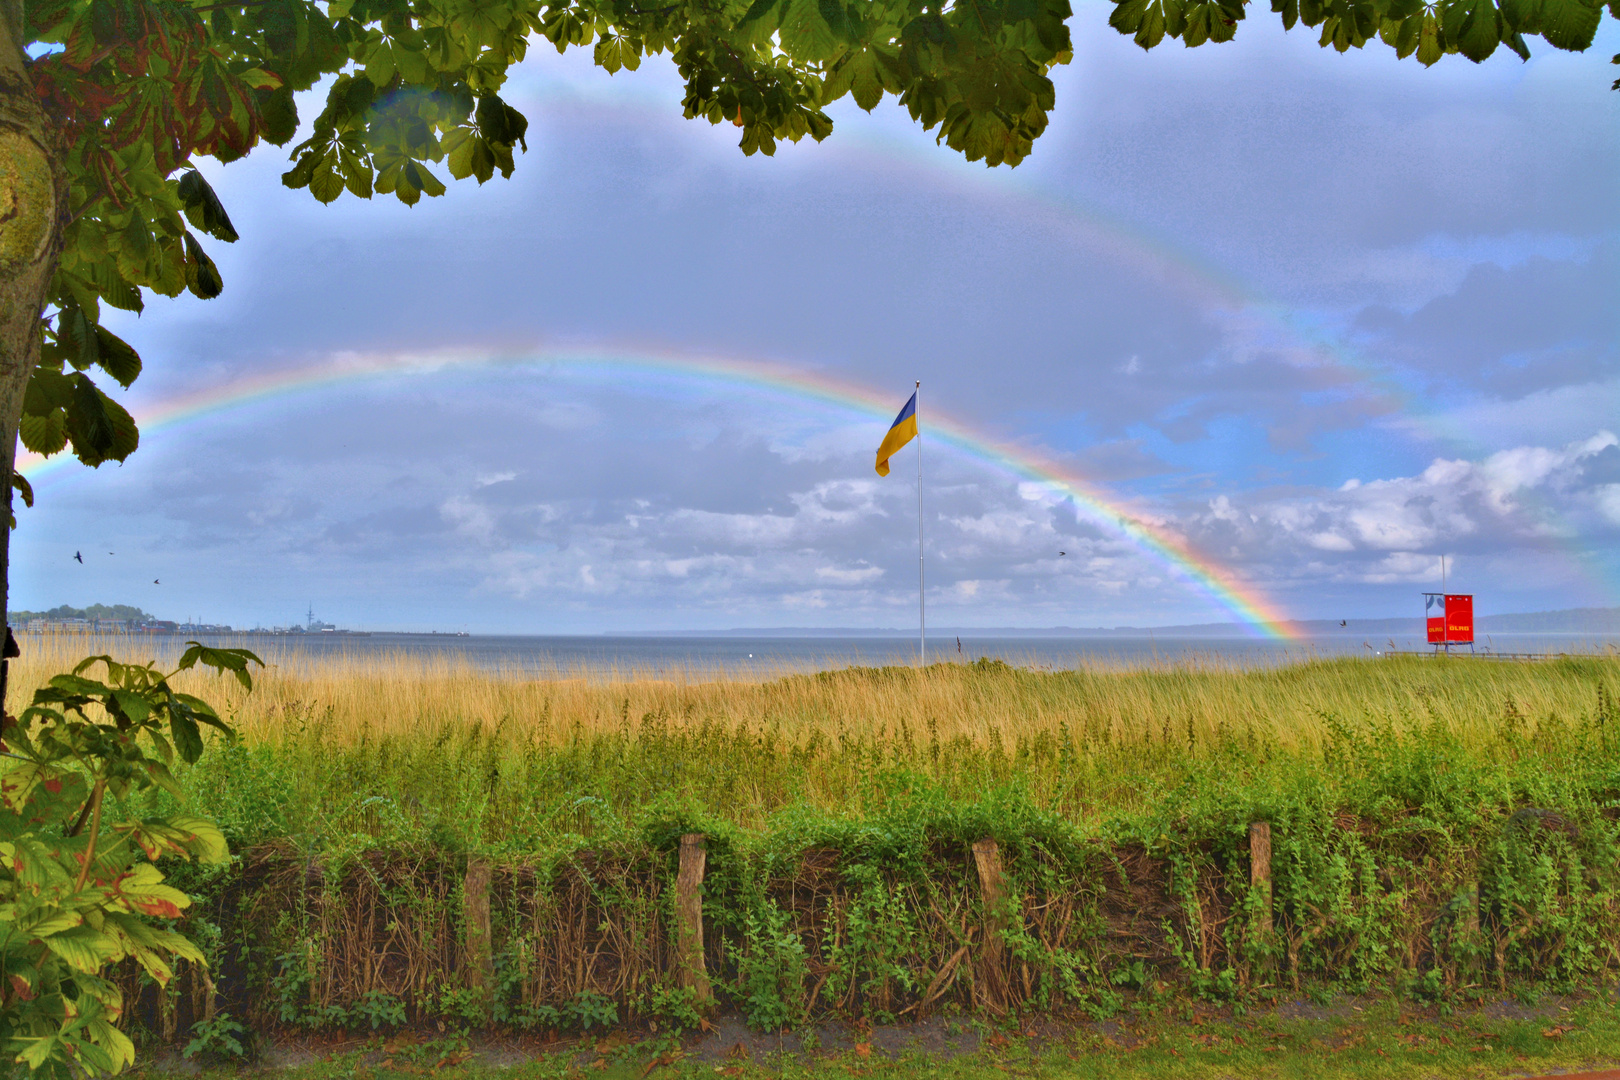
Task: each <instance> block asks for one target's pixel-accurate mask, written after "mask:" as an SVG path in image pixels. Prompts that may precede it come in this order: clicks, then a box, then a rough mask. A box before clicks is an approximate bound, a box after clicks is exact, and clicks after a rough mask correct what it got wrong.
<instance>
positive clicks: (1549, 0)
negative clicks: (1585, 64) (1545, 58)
mask: <svg viewBox="0 0 1620 1080" xmlns="http://www.w3.org/2000/svg"><path fill="white" fill-rule="evenodd" d="M1602 18H1603V8H1602V6H1601V5H1599V4H1598V3H1596V2H1594V0H1542V4H1541V36H1542V37H1543V38H1545V39H1546V41H1547V44H1549V45H1551V46H1553V47H1554V48H1558V49H1568V50H1570V51H1571V52H1580V51H1581V50H1583V49H1585V48H1587V47H1588V46H1589V45H1591V44H1592V39H1593V37H1595V36H1596V34H1597V28H1598V22H1599V21H1600V20H1601V19H1602Z"/></svg>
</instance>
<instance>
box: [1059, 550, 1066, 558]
mask: <svg viewBox="0 0 1620 1080" xmlns="http://www.w3.org/2000/svg"><path fill="white" fill-rule="evenodd" d="M1067 554H1068V552H1067V551H1060V552H1058V558H1060V559H1061V558H1062V557H1063V556H1065V555H1067Z"/></svg>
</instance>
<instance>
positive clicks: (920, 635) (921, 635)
mask: <svg viewBox="0 0 1620 1080" xmlns="http://www.w3.org/2000/svg"><path fill="white" fill-rule="evenodd" d="M913 415H915V416H916V418H917V666H918V667H919V668H923V667H927V666H928V645H927V640H928V620H927V618H926V617H925V612H924V609H923V507H922V380H921V379H918V380H917V405H916V411H915V413H914V414H913Z"/></svg>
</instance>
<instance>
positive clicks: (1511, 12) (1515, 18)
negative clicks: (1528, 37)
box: [1501, 0, 1541, 34]
mask: <svg viewBox="0 0 1620 1080" xmlns="http://www.w3.org/2000/svg"><path fill="white" fill-rule="evenodd" d="M1501 3H1502V18H1504V19H1506V20H1507V24H1508V25H1509V26H1511V27H1513V28H1514V29H1515V30H1517V31H1519V32H1520V33H1522V34H1534V33H1537V32H1538V31H1539V30H1540V29H1541V0H1501Z"/></svg>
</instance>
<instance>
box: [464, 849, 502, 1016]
mask: <svg viewBox="0 0 1620 1080" xmlns="http://www.w3.org/2000/svg"><path fill="white" fill-rule="evenodd" d="M491 869H492V867H491V866H490V861H489V860H488V859H486V858H483V857H481V856H477V855H474V856H471V857H470V858H468V859H467V876H466V877H465V878H464V879H463V880H462V884H461V917H462V926H463V927H464V928H465V932H466V943H465V948H466V951H465V953H464V955H463V957H462V972H463V974H464V976H465V978H466V980H467V986H468V988H469V989H472V990H476V991H478V992H479V993H481V994H483V995H485V996H487V995H488V994H489V992H490V990H491V989H492V988H493V987H494V985H495V963H494V957H493V954H492V952H491V949H490V927H489V879H490V872H491Z"/></svg>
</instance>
